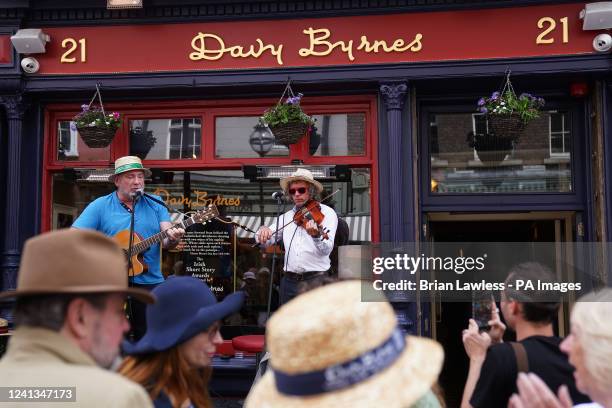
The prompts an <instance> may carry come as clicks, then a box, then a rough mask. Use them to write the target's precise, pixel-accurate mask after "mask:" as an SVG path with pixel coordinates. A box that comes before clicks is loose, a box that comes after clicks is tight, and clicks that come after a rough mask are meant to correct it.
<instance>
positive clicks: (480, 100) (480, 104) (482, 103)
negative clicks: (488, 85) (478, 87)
mask: <svg viewBox="0 0 612 408" xmlns="http://www.w3.org/2000/svg"><path fill="white" fill-rule="evenodd" d="M485 103H486V102H485V98H480V99H479V100H478V106H483V105H484V104H485Z"/></svg>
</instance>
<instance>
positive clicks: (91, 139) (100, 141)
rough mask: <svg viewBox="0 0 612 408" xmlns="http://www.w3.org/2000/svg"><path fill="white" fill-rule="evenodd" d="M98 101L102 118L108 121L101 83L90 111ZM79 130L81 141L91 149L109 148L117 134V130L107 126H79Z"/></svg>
mask: <svg viewBox="0 0 612 408" xmlns="http://www.w3.org/2000/svg"><path fill="white" fill-rule="evenodd" d="M96 98H97V99H98V101H99V102H100V111H102V118H104V119H106V111H105V110H104V104H103V103H102V93H101V92H100V83H99V82H98V83H96V92H95V93H94V96H93V98H91V101H89V105H88V111H89V110H91V107H92V105H93V103H94V101H95V100H96ZM77 130H78V132H79V135H80V136H81V139H83V141H84V142H85V144H86V145H87V146H88V147H91V148H103V147H107V146H108V145H109V144H110V143H111V142H112V140H113V138H114V137H115V134H116V133H117V129H116V128H115V127H107V126H78V125H77Z"/></svg>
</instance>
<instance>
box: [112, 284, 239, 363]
mask: <svg viewBox="0 0 612 408" xmlns="http://www.w3.org/2000/svg"><path fill="white" fill-rule="evenodd" d="M153 294H154V295H155V297H156V298H157V303H155V304H153V305H148V306H147V312H146V314H147V332H146V333H145V335H144V336H143V337H142V338H141V339H140V340H139V341H138V342H136V343H130V342H128V341H124V342H123V350H124V351H125V353H127V354H145V353H153V352H157V351H163V350H167V349H169V348H172V347H174V346H176V345H178V344H181V343H183V342H185V341H187V340H189V339H190V338H192V337H194V336H195V335H197V334H199V333H201V332H203V331H205V330H206V329H208V328H209V327H210V326H211V325H212V324H213V323H214V322H216V321H217V320H221V319H223V318H224V317H226V316H228V315H230V314H232V313H234V312H237V311H238V310H240V308H241V307H242V303H243V302H244V292H236V293H232V294H231V295H229V296H227V297H226V298H225V299H223V301H221V302H217V299H216V298H215V295H213V293H212V291H211V290H210V288H209V287H208V286H207V285H206V284H205V283H204V282H202V281H201V280H199V279H196V278H193V277H191V276H175V277H171V278H169V279H168V280H166V281H165V282H164V283H162V284H160V285H159V286H157V287H156V288H155V289H153Z"/></svg>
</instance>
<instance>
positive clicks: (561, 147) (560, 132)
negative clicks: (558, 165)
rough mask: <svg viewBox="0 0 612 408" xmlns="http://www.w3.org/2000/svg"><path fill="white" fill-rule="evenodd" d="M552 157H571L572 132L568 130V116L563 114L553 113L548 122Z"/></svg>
mask: <svg viewBox="0 0 612 408" xmlns="http://www.w3.org/2000/svg"><path fill="white" fill-rule="evenodd" d="M548 125H549V131H548V133H549V139H550V156H551V157H569V155H570V147H571V146H570V143H571V139H570V130H569V128H568V120H567V114H566V113H563V112H551V113H550V115H549V120H548Z"/></svg>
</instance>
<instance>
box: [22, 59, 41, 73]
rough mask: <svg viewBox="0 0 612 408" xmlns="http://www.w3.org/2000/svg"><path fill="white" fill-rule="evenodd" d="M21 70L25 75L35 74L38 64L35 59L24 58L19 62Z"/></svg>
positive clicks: (38, 67)
mask: <svg viewBox="0 0 612 408" xmlns="http://www.w3.org/2000/svg"><path fill="white" fill-rule="evenodd" d="M21 68H22V69H23V71H24V72H25V73H27V74H35V73H37V72H38V70H39V69H40V64H39V62H38V60H37V59H36V58H34V57H26V58H24V59H22V60H21Z"/></svg>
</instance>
